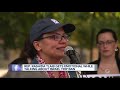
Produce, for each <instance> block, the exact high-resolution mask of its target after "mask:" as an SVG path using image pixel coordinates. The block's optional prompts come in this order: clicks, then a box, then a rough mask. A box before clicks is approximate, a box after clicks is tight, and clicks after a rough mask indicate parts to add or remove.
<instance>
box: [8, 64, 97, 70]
mask: <svg viewBox="0 0 120 90" xmlns="http://www.w3.org/2000/svg"><path fill="white" fill-rule="evenodd" d="M97 68H98V66H97V64H11V65H10V66H9V70H10V71H97Z"/></svg>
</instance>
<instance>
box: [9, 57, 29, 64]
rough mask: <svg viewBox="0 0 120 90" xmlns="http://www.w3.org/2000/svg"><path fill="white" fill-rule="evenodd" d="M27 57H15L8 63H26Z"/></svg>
mask: <svg viewBox="0 0 120 90" xmlns="http://www.w3.org/2000/svg"><path fill="white" fill-rule="evenodd" d="M27 63H28V62H27V58H16V59H15V60H13V61H12V62H11V63H10V64H27Z"/></svg>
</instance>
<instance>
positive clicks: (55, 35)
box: [41, 33, 70, 41]
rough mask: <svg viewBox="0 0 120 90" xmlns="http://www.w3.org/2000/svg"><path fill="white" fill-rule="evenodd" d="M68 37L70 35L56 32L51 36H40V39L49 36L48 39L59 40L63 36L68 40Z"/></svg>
mask: <svg viewBox="0 0 120 90" xmlns="http://www.w3.org/2000/svg"><path fill="white" fill-rule="evenodd" d="M69 37H70V35H67V34H64V35H60V34H58V33H56V34H54V35H51V36H47V37H42V38H41V39H44V38H50V39H52V40H55V41H61V40H62V38H64V39H65V40H67V41H68V40H69Z"/></svg>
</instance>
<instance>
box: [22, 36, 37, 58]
mask: <svg viewBox="0 0 120 90" xmlns="http://www.w3.org/2000/svg"><path fill="white" fill-rule="evenodd" d="M35 55H36V50H35V48H34V47H33V45H32V43H31V42H30V39H29V38H27V39H26V40H25V43H24V47H23V49H22V51H21V54H20V57H21V58H31V59H33V58H34V57H35Z"/></svg>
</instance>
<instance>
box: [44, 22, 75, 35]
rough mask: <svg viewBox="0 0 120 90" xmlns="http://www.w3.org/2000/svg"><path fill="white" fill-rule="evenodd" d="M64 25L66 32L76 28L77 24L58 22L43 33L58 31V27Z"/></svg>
mask: <svg viewBox="0 0 120 90" xmlns="http://www.w3.org/2000/svg"><path fill="white" fill-rule="evenodd" d="M61 27H63V29H64V31H65V33H70V32H73V31H74V30H75V26H74V25H73V24H64V25H63V24H56V25H54V26H51V27H48V28H46V29H44V30H43V33H48V32H53V31H56V30H57V29H59V28H61Z"/></svg>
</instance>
